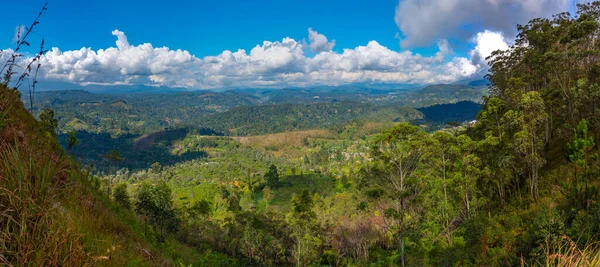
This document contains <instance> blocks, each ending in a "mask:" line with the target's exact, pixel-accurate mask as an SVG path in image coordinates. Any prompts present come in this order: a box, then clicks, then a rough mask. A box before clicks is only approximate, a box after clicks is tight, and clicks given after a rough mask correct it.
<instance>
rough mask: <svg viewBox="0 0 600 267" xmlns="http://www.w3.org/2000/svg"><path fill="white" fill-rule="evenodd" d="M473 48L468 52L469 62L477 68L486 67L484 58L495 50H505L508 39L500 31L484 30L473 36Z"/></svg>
mask: <svg viewBox="0 0 600 267" xmlns="http://www.w3.org/2000/svg"><path fill="white" fill-rule="evenodd" d="M473 43H475V44H476V46H475V48H474V49H473V50H471V52H470V53H469V54H470V56H471V63H472V64H473V65H475V66H478V67H479V68H482V69H483V68H486V67H487V60H486V58H487V57H489V56H491V55H492V52H494V51H496V50H506V49H508V47H509V44H508V43H509V41H508V40H506V38H505V37H504V36H503V35H502V33H500V32H492V31H488V30H486V31H484V32H480V33H477V35H476V36H475V37H474V38H473Z"/></svg>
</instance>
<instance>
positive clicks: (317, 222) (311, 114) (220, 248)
mask: <svg viewBox="0 0 600 267" xmlns="http://www.w3.org/2000/svg"><path fill="white" fill-rule="evenodd" d="M598 21H600V2H596V3H593V4H586V5H580V6H579V7H578V13H577V14H576V15H575V16H570V15H568V14H566V13H564V14H558V15H556V16H554V17H553V19H534V20H532V21H530V22H529V23H528V24H526V25H521V26H519V32H520V33H519V35H518V38H517V41H516V44H515V46H513V47H511V48H510V49H508V50H506V51H496V52H494V54H493V55H492V57H490V58H489V60H490V65H491V69H490V72H489V75H488V76H487V78H488V80H489V81H490V83H491V85H490V88H489V89H490V90H489V96H486V97H485V98H483V101H482V105H481V106H479V104H476V103H473V102H458V103H455V104H448V103H446V102H457V101H458V100H457V99H454V98H452V99H451V97H450V95H453V96H456V95H461V94H467V95H469V97H471V96H475V95H477V93H475V92H474V90H475V89H474V88H475V87H470V86H466V87H465V86H459V85H456V86H430V87H427V88H425V89H423V90H421V91H418V92H403V93H402V94H405V95H404V96H407V97H409V96H411V95H412V96H414V95H413V94H421V96H423V97H426V98H427V100H423V101H421V103H425V102H428V101H432V102H434V103H435V104H441V105H434V106H429V105H427V106H428V107H422V108H420V109H419V110H418V111H417V110H415V109H412V108H403V107H398V106H394V105H391V104H390V103H393V102H394V101H398V99H397V97H396V93H398V92H390V91H385V90H383V91H377V90H371V89H369V90H366V91H365V89H360V88H350V89H349V90H350V91H349V92H348V93H341V92H336V91H335V90H334V89H332V88H320V89H296V90H297V91H294V90H291V91H260V90H256V91H251V92H249V93H240V92H226V93H222V94H220V93H206V92H202V93H181V94H182V95H184V96H185V97H181V96H179V95H178V94H173V99H174V100H172V101H174V102H172V103H179V102H181V103H182V106H181V107H182V110H183V111H181V110H177V108H175V107H176V106H170V107H169V105H163V107H161V108H160V109H157V110H156V111H154V112H155V113H150V114H148V115H142V114H143V112H141V110H144V109H143V107H142V106H143V105H141V103H151V102H152V101H158V99H163V97H165V96H164V95H154V96H143V97H140V100H135V99H134V98H133V97H132V98H131V99H127V100H122V99H121V100H119V99H116V98H117V96H114V95H100V96H97V95H91V94H88V93H85V92H76V93H74V94H73V95H77V94H80V97H81V98H79V99H78V98H77V97H74V98H73V99H70V100H68V101H65V100H64V99H68V98H69V97H71V96H67V95H61V94H63V93H62V92H55V93H52V94H54V95H55V96H56V95H58V96H60V97H57V98H56V99H55V100H56V101H55V102H56V103H55V104H52V105H53V106H54V107H60V108H59V109H57V110H56V113H54V111H52V110H43V111H41V112H40V113H39V115H38V117H39V121H38V120H36V119H34V117H33V116H32V115H31V114H30V113H29V112H28V111H27V110H26V109H25V108H24V105H23V103H22V102H20V101H19V94H18V92H17V91H16V90H12V89H8V88H4V87H2V88H0V107H1V108H2V109H1V112H0V119H1V120H0V148H1V149H0V182H1V183H0V185H1V186H0V196H1V197H0V233H1V236H2V238H1V239H0V263H2V264H11V265H94V264H95V265H104V264H105V265H119V266H120V265H177V264H180V265H184V266H187V265H188V264H192V265H194V266H196V265H198V266H292V265H295V266H515V265H521V266H541V265H544V266H596V265H598V264H599V257H598V255H600V249H599V248H598V242H600V240H599V239H598V237H599V234H600V232H599V231H600V228H599V227H598V225H599V224H598V222H600V213H599V212H598V210H599V209H600V202H599V201H598V194H599V189H600V181H599V180H598V177H600V162H599V161H600V147H599V145H598V141H597V140H599V139H598V138H600V120H598V118H600V117H599V116H598V115H600V114H599V113H600V108H599V107H598V105H597V104H596V103H598V102H600V85H599V83H600V78H599V77H600V76H598V68H600V65H599V64H598V62H599V60H598V54H599V52H600V44H599V43H598V42H597V39H598V37H599V36H598V34H599V33H600V25H599V24H598ZM445 90H454V92H459V93H458V94H456V93H452V94H448V95H446V94H445ZM315 92H320V93H321V95H319V98H314V95H315ZM360 92H362V93H364V92H368V95H369V96H367V97H365V98H363V99H360V100H361V101H360V102H356V101H355V102H353V101H350V100H352V99H351V98H352V97H355V96H356V94H359V93H360ZM471 93H473V94H471ZM48 95H51V93H48ZM310 95H313V97H312V101H313V102H310V98H309V97H308V96H310ZM336 95H339V101H338V99H335V100H336V101H333V99H330V98H335V96H336ZM286 96H294V97H298V98H299V99H301V100H300V101H299V102H300V103H294V104H292V103H287V102H286V101H287V100H286ZM321 96H322V97H321ZM438 96H441V97H443V98H444V100H440V99H438V98H437V97H438ZM118 97H119V98H126V97H128V96H126V95H122V96H118ZM194 97H198V98H207V99H212V100H211V101H214V102H212V103H213V104H215V103H220V104H219V105H222V106H220V107H219V108H218V109H219V110H218V111H216V109H215V108H214V106H213V107H212V108H209V106H208V105H205V103H204V104H202V102H201V101H200V102H198V103H200V104H192V101H189V102H188V100H186V99H189V98H194ZM96 98H106V99H107V100H106V101H105V100H102V101H99V102H94V103H96V104H93V105H87V104H83V103H79V104H76V106H75V104H74V103H77V101H80V100H81V99H87V100H86V101H90V99H96ZM322 98H323V99H327V100H326V101H322ZM459 98H465V97H463V96H461V97H459ZM38 99H39V98H38ZM41 99H42V100H40V101H39V102H38V103H40V104H35V105H34V106H36V107H37V109H35V108H34V112H36V111H37V110H41V109H40V108H39V107H41V105H45V104H42V103H46V104H47V103H48V102H47V99H46V100H44V98H41ZM225 99H237V100H239V103H236V102H235V101H232V102H228V101H227V100H225ZM409 99H410V98H409ZM412 100H414V99H412ZM412 100H411V101H412ZM455 100H457V101H455ZM460 100H465V99H460ZM61 101H65V102H62V103H60V102H61ZM269 101H270V102H269ZM402 101H406V100H402ZM376 102H379V103H376ZM382 102H385V104H382ZM227 103H229V104H227ZM240 103H245V104H240ZM273 103H276V104H273ZM415 103H416V102H415ZM258 104H261V105H258ZM38 105H40V106H38ZM138 105H139V106H138ZM215 105H216V104H215ZM67 106H71V107H72V110H71V111H65V110H66V108H65V107H67ZM92 106H93V107H94V108H91V107H92ZM88 107H89V108H88ZM98 107H100V108H98ZM475 109H477V110H479V111H478V114H477V118H476V120H475V121H472V122H470V123H466V124H462V125H460V122H463V121H471V116H472V115H469V112H474V110H475ZM210 110H212V111H210ZM457 110H458V111H457ZM63 112H65V113H68V112H71V113H72V114H70V115H65V113H63ZM78 112H81V113H78ZM95 112H96V113H95ZM178 112H181V114H179V115H177V114H178ZM75 113H77V114H75ZM73 114H75V115H73ZM84 114H88V115H89V114H95V115H93V116H90V117H85V116H88V115H84ZM98 114H100V115H98ZM116 114H121V115H123V114H126V115H127V116H130V117H129V118H135V119H132V120H125V121H119V122H118V123H115V124H102V123H98V122H99V121H103V120H101V119H100V118H111V119H110V121H112V122H116V121H117V118H118V116H117V115H116ZM165 114H175V115H177V116H178V117H177V116H175V115H173V116H171V115H168V116H166V117H167V118H169V122H167V123H163V122H157V121H158V120H157V119H156V118H158V117H162V118H165ZM193 114H196V115H198V117H197V118H191V117H188V116H192V115H193ZM423 115H424V116H425V117H424V118H423V117H422V116H423ZM104 116H106V117H104ZM119 116H120V115H119ZM136 116H137V117H136ZM142 116H144V117H143V118H142ZM64 118H67V119H64ZM75 118H77V120H75ZM88 118H91V120H89V122H87V121H86V120H88ZM174 118H179V119H181V122H176V123H175V124H171V123H170V121H171V119H173V121H175V120H174ZM138 119H139V121H137V122H140V121H144V124H139V125H138V126H139V127H138V126H136V127H137V128H136V127H130V126H127V125H131V124H129V123H130V122H132V121H135V120H138ZM415 119H423V120H420V121H415ZM427 120H431V121H429V122H427ZM65 121H68V122H67V123H65ZM409 121H410V122H412V123H413V124H411V123H410V122H409ZM451 121H456V122H457V123H456V124H453V125H451V126H442V125H446V124H447V123H448V122H451ZM146 122H148V124H146ZM165 122H166V120H165ZM152 123H157V124H152ZM84 124H87V126H83V125H84ZM186 124H188V125H194V127H189V126H188V127H184V128H167V129H164V127H171V126H174V125H181V126H185V125H186ZM414 124H420V125H422V124H427V125H426V126H430V127H428V128H427V131H426V130H424V129H423V128H424V127H419V126H415V125H414ZM69 125H70V126H69ZM74 126H77V127H80V128H81V129H84V128H86V129H87V130H85V131H77V132H69V133H68V135H64V134H63V135H59V136H58V139H57V137H56V136H55V133H56V132H59V133H64V132H66V131H67V130H69V128H68V127H74ZM57 127H58V131H56V129H57ZM128 127H129V128H128ZM199 127H202V128H199ZM434 130H435V131H434ZM236 135H237V136H236ZM57 140H60V141H61V143H63V144H64V145H63V146H64V147H66V148H67V149H68V150H69V154H67V153H65V152H64V151H63V150H62V149H61V148H60V147H59V142H58V141H57ZM71 155H74V156H71ZM76 157H77V158H78V159H79V161H80V162H81V163H83V164H82V165H79V164H78V163H77V162H76V160H75V159H76ZM92 164H93V165H94V167H92V166H91V165H92ZM88 166H89V167H88Z"/></svg>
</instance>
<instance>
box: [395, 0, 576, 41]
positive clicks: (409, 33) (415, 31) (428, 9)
mask: <svg viewBox="0 0 600 267" xmlns="http://www.w3.org/2000/svg"><path fill="white" fill-rule="evenodd" d="M572 2H574V0H400V2H399V3H398V6H397V7H396V15H395V21H396V24H397V25H398V27H399V28H400V31H402V34H403V36H404V37H405V38H404V39H402V40H401V42H400V44H401V46H402V47H403V48H411V47H418V46H428V45H430V44H431V43H433V42H434V41H435V40H437V39H440V38H446V39H447V38H459V39H462V40H466V39H468V38H470V37H471V36H473V35H474V34H475V33H477V32H479V31H481V29H482V28H483V29H488V30H492V31H499V32H503V33H504V34H505V35H506V36H513V35H514V34H515V33H516V26H515V25H517V24H518V23H520V24H524V23H527V21H528V20H529V19H531V18H534V17H547V16H550V15H553V14H555V13H558V12H562V11H567V10H568V8H569V6H570V4H571V3H572ZM474 25H477V26H478V27H474ZM480 27H481V28H480Z"/></svg>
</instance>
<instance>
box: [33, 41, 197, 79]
mask: <svg viewBox="0 0 600 267" xmlns="http://www.w3.org/2000/svg"><path fill="white" fill-rule="evenodd" d="M112 34H113V35H115V36H117V41H116V45H117V47H116V48H115V47H110V48H107V49H106V50H104V49H99V50H98V51H94V50H92V49H91V48H81V49H79V50H72V51H64V52H63V51H61V50H60V49H58V48H56V47H55V48H52V49H51V50H50V51H49V52H47V53H46V54H45V55H44V56H43V57H42V60H41V62H42V66H43V75H44V77H45V78H47V79H51V80H59V81H67V82H74V83H98V84H139V83H158V84H164V85H170V86H194V85H195V84H190V83H188V82H185V78H187V77H190V76H194V75H195V71H196V69H197V68H196V66H197V64H198V63H199V62H200V60H199V59H198V58H195V57H194V56H192V55H191V54H190V53H189V52H188V51H183V50H179V49H178V50H170V49H169V48H167V47H160V48H155V47H153V46H152V44H149V43H145V44H141V45H138V46H131V45H130V44H129V42H128V41H127V36H125V34H124V33H123V32H121V31H119V30H114V31H113V32H112Z"/></svg>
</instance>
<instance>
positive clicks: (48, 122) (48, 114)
mask: <svg viewBox="0 0 600 267" xmlns="http://www.w3.org/2000/svg"><path fill="white" fill-rule="evenodd" d="M38 117H39V118H40V124H41V125H42V129H44V130H45V131H46V132H49V133H51V134H52V135H56V127H57V126H58V120H57V119H56V118H54V110H52V109H49V108H45V109H43V110H42V112H40V115H38Z"/></svg>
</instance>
